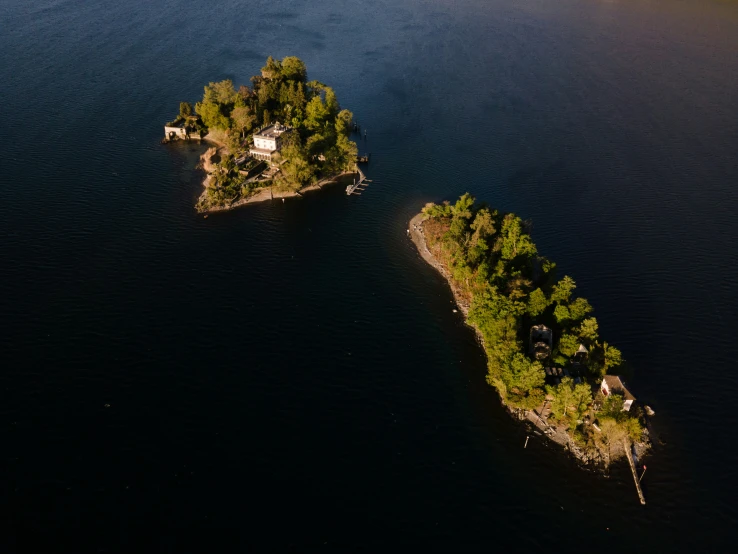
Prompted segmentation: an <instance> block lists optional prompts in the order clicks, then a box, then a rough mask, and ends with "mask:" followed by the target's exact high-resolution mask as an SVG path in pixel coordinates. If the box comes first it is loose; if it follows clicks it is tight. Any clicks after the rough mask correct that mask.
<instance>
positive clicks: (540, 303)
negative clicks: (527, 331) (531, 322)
mask: <svg viewBox="0 0 738 554" xmlns="http://www.w3.org/2000/svg"><path fill="white" fill-rule="evenodd" d="M546 308H548V298H546V293H545V292H543V291H542V290H541V289H540V288H537V289H535V290H534V291H533V292H531V293H530V294H529V295H528V314H530V316H531V317H537V316H539V315H541V314H542V313H543V312H544V311H546Z"/></svg>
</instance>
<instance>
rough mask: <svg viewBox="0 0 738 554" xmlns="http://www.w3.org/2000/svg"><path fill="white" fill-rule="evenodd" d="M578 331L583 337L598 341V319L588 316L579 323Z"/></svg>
mask: <svg viewBox="0 0 738 554" xmlns="http://www.w3.org/2000/svg"><path fill="white" fill-rule="evenodd" d="M577 332H578V335H579V338H581V339H587V340H590V341H592V342H594V341H596V340H597V336H598V332H599V329H598V325H597V320H596V319H595V318H594V317H588V318H587V319H585V320H584V321H582V322H581V323H580V324H579V329H578V330H577Z"/></svg>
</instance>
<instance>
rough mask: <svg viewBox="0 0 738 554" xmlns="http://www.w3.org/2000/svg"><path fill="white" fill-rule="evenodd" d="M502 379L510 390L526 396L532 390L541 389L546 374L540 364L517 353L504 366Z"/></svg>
mask: <svg viewBox="0 0 738 554" xmlns="http://www.w3.org/2000/svg"><path fill="white" fill-rule="evenodd" d="M501 377H502V380H503V381H504V383H505V385H506V386H507V388H508V390H511V391H513V392H516V393H518V394H525V393H527V392H528V391H530V390H532V389H536V388H541V387H542V386H543V381H544V378H545V374H544V372H543V366H542V365H541V363H540V362H537V361H533V360H531V359H530V358H528V357H527V356H526V355H525V354H523V353H521V352H517V353H516V354H515V355H514V356H513V357H512V359H510V361H509V362H508V363H507V364H504V365H503V367H502V372H501Z"/></svg>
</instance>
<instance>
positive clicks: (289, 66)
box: [267, 56, 307, 83]
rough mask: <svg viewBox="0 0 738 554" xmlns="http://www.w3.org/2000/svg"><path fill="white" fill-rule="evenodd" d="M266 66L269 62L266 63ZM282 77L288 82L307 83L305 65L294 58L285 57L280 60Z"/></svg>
mask: <svg viewBox="0 0 738 554" xmlns="http://www.w3.org/2000/svg"><path fill="white" fill-rule="evenodd" d="M267 65H269V62H268V61H267ZM281 74H282V77H284V78H285V79H287V80H288V81H300V82H303V83H304V82H305V81H307V67H306V66H305V63H304V62H303V61H302V60H301V59H300V58H296V57H295V56H287V57H286V58H284V59H283V60H282V70H281Z"/></svg>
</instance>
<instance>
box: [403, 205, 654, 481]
mask: <svg viewBox="0 0 738 554" xmlns="http://www.w3.org/2000/svg"><path fill="white" fill-rule="evenodd" d="M426 219H427V216H425V215H424V214H423V213H419V214H417V215H415V216H414V217H413V218H412V219H411V220H410V223H409V227H408V229H407V233H408V236H409V237H410V239H411V240H412V241H413V244H415V247H416V248H417V250H418V253H419V254H420V256H421V258H423V260H425V261H426V262H427V263H428V264H429V265H431V266H432V267H434V268H435V269H436V270H437V271H438V272H439V273H440V274H441V275H442V276H443V277H444V279H446V282H447V283H448V285H449V287H450V289H451V292H452V294H453V296H454V300H455V302H456V305H457V306H458V307H459V310H460V311H461V312H462V313H463V314H464V321H465V324H466V325H467V326H468V327H470V328H471V329H473V330H474V333H475V335H476V337H477V340H478V341H479V344H480V345H481V346H482V349H484V339H483V337H482V334H481V333H480V332H479V330H478V329H477V328H476V327H474V326H473V325H471V324H469V322H468V321H466V318H467V316H468V314H469V308H470V304H469V302H468V301H467V299H466V298H465V297H464V295H463V294H462V293H461V291H460V289H459V288H458V287H457V286H456V284H455V283H454V280H453V279H452V277H451V274H450V273H449V271H448V269H447V268H446V267H445V266H444V265H443V264H442V263H441V262H439V261H438V259H437V258H436V257H435V256H434V255H433V254H432V253H431V251H430V250H429V249H428V244H427V243H426V240H425V235H424V234H423V223H424V222H425V220H426ZM485 352H486V350H485ZM500 402H501V403H502V404H503V406H505V409H506V410H507V412H508V413H509V414H510V415H511V416H512V417H513V418H515V419H517V420H519V421H524V422H526V424H527V425H529V426H530V427H531V429H532V432H533V433H536V434H540V435H542V436H545V437H546V438H548V439H549V440H551V441H553V442H554V443H556V444H558V445H560V446H562V447H563V448H564V449H566V450H567V451H568V452H569V453H570V454H571V455H572V456H573V457H574V458H575V459H576V460H577V461H578V462H579V463H581V464H582V465H586V466H588V467H590V468H591V467H599V468H601V469H605V468H606V467H607V465H608V464H609V461H610V459H616V458H619V457H621V456H623V455H624V452H623V451H621V450H623V448H622V447H620V448H617V447H616V448H613V449H612V451H611V452H610V455H609V456H607V457H606V456H605V455H604V454H603V453H602V452H600V451H597V452H592V451H586V450H584V449H582V448H580V447H579V446H578V445H577V444H576V443H574V441H573V440H572V439H571V438H570V437H569V434H568V433H567V431H566V428H565V427H560V426H552V425H549V424H548V423H547V422H546V421H544V420H543V419H542V418H541V417H540V415H539V414H538V412H536V411H535V410H521V409H513V408H511V407H510V406H508V405H507V404H505V402H504V400H503V399H502V398H500ZM648 448H649V444H648V443H647V442H646V443H637V444H636V445H635V450H636V454H637V455H638V456H639V457H640V456H641V455H643V454H645V452H646V451H647V450H648ZM608 458H609V459H608Z"/></svg>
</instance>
